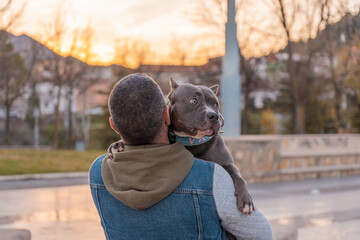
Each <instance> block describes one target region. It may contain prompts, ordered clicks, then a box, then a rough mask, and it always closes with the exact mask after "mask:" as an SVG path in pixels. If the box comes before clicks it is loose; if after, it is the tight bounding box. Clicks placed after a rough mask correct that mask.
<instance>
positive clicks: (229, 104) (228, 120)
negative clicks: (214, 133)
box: [220, 0, 241, 136]
mask: <svg viewBox="0 0 360 240" xmlns="http://www.w3.org/2000/svg"><path fill="white" fill-rule="evenodd" d="M235 15H236V8H235V0H228V12H227V23H226V32H225V44H226V45H225V56H224V57H223V60H222V75H221V88H220V97H221V101H222V103H223V105H222V114H223V117H224V119H225V125H224V127H223V131H224V134H223V135H224V136H239V135H240V133H241V109H240V108H241V104H240V101H241V77H240V54H239V52H240V51H239V45H238V40H237V29H236V28H237V27H236V22H235Z"/></svg>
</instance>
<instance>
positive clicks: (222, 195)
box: [213, 164, 273, 240]
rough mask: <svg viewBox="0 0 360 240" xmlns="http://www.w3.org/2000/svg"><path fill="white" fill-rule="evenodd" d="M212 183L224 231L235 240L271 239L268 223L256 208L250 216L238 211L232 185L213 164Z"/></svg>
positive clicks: (225, 173) (225, 175) (227, 177)
mask: <svg viewBox="0 0 360 240" xmlns="http://www.w3.org/2000/svg"><path fill="white" fill-rule="evenodd" d="M213 181H214V183H213V193H214V199H215V205H216V209H217V212H218V215H219V218H220V220H221V226H222V227H223V228H224V230H225V231H227V232H230V233H231V234H233V235H234V236H235V237H236V238H237V239H259V240H260V239H261V240H271V239H273V236H272V232H271V227H270V224H269V222H268V221H267V220H266V218H265V216H264V215H263V214H262V213H261V212H260V211H259V209H257V208H256V206H255V210H256V211H255V212H253V213H252V215H246V214H243V213H241V212H240V211H239V210H238V208H237V207H236V197H235V196H234V192H235V188H234V183H233V181H232V179H231V177H230V175H229V174H228V173H227V172H226V171H225V169H223V168H222V167H221V166H220V165H218V164H215V169H214V178H213Z"/></svg>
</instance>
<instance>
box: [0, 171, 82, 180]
mask: <svg viewBox="0 0 360 240" xmlns="http://www.w3.org/2000/svg"><path fill="white" fill-rule="evenodd" d="M88 176H89V173H88V172H65V173H39V174H22V175H6V176H0V182H6V181H22V180H38V179H69V178H88Z"/></svg>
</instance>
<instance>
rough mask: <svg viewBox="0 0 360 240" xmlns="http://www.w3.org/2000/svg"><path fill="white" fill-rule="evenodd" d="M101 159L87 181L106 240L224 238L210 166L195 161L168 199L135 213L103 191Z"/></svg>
mask: <svg viewBox="0 0 360 240" xmlns="http://www.w3.org/2000/svg"><path fill="white" fill-rule="evenodd" d="M104 157H105V155H103V156H100V157H99V158H97V159H96V160H95V161H94V163H93V164H92V166H91V167H90V172H89V179H90V188H91V194H92V197H93V200H94V202H95V205H96V208H97V210H98V213H99V216H100V219H101V225H102V227H103V229H104V232H105V236H106V239H112V240H114V239H131V240H139V239H164V240H165V239H181V240H187V239H189V240H195V239H227V238H226V235H225V232H224V231H223V229H222V228H221V226H220V221H219V217H218V214H217V211H216V207H215V200H214V197H213V193H212V185H213V173H214V164H213V163H210V162H206V161H203V160H199V159H195V160H194V164H193V166H192V168H191V170H190V172H189V174H188V175H187V176H186V178H185V179H184V180H183V182H182V183H181V184H180V185H179V186H178V187H177V188H176V189H175V190H174V191H173V192H172V193H171V194H170V195H169V196H167V197H166V198H164V199H163V200H161V201H160V202H158V203H157V204H155V205H153V206H152V207H150V208H147V209H144V210H134V209H132V208H129V207H127V206H126V205H124V204H123V203H121V202H120V201H119V200H117V199H116V198H114V197H113V196H112V195H111V194H110V193H109V192H108V191H107V190H106V188H105V186H104V183H103V180H102V176H101V165H102V162H103V159H104Z"/></svg>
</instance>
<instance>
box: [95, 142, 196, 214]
mask: <svg viewBox="0 0 360 240" xmlns="http://www.w3.org/2000/svg"><path fill="white" fill-rule="evenodd" d="M193 162H194V156H193V155H192V154H191V153H190V152H189V151H188V150H186V148H185V147H184V146H183V144H182V143H180V142H178V143H175V144H171V145H169V144H150V145H141V146H130V145H125V149H124V151H123V152H115V153H114V158H113V159H110V158H108V157H105V159H104V161H103V164H102V169H101V171H102V177H103V180H104V184H105V187H106V189H107V190H108V191H109V192H110V194H111V195H113V196H114V197H115V198H117V199H118V200H119V201H121V202H122V203H124V204H125V205H127V206H128V207H131V208H133V209H136V210H141V209H146V208H148V207H151V206H152V205H154V204H156V203H158V202H159V201H161V200H162V199H164V198H165V197H166V196H168V195H169V194H170V193H171V192H172V191H173V190H174V189H175V188H176V187H177V186H179V184H180V183H181V182H182V181H183V180H184V178H185V177H186V176H187V174H188V173H189V171H190V169H191V167H192V165H193Z"/></svg>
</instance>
